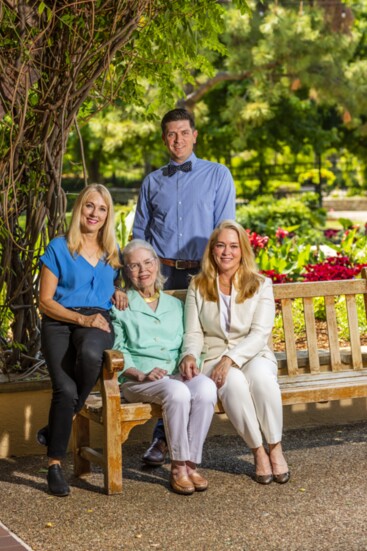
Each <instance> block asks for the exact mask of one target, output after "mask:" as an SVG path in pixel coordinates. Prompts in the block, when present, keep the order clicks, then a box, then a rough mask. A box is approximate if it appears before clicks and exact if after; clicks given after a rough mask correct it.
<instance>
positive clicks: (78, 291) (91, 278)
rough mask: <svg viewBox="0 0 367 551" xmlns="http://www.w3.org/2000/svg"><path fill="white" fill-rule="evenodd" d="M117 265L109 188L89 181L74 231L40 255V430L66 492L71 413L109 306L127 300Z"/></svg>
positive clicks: (90, 374)
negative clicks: (44, 414)
mask: <svg viewBox="0 0 367 551" xmlns="http://www.w3.org/2000/svg"><path fill="white" fill-rule="evenodd" d="M119 268H120V259H119V250H118V247H117V244H116V239H115V233H114V211H113V204H112V198H111V195H110V193H109V191H108V190H107V189H106V188H105V187H104V186H102V185H99V184H95V185H94V184H93V185H90V186H88V187H86V188H85V189H84V190H83V191H82V192H81V193H80V194H79V196H78V198H77V200H76V202H75V205H74V208H73V212H72V216H71V223H70V228H69V231H68V232H67V234H66V236H62V237H56V238H55V239H53V240H52V241H51V242H50V243H49V245H48V247H47V248H46V250H45V253H44V255H43V256H42V257H41V279H40V310H41V312H42V335H41V337H42V351H43V354H44V357H45V360H46V364H47V368H48V370H49V373H50V378H51V382H52V401H51V407H50V413H49V422H48V425H47V426H46V427H44V428H43V429H41V430H40V431H39V432H38V434H37V438H38V441H39V442H40V443H41V444H44V445H47V446H48V450H47V455H48V458H49V466H48V474H47V481H48V488H49V491H50V492H51V493H52V494H53V495H57V496H66V495H68V494H69V493H70V488H69V486H68V484H67V482H66V480H65V478H64V475H63V472H62V469H61V459H63V458H64V457H65V455H66V451H67V446H68V442H69V438H70V433H71V428H72V421H73V417H74V415H75V413H76V412H78V411H80V409H81V408H82V407H83V404H84V402H85V400H86V398H87V397H88V395H89V393H90V391H91V390H92V388H93V386H94V385H95V383H96V381H97V379H98V376H99V373H100V371H101V367H102V360H103V351H104V350H105V349H106V348H111V347H112V344H113V340H114V334H113V328H112V325H111V321H110V317H109V310H110V308H111V307H112V304H113V303H114V304H115V305H116V307H117V308H121V307H123V305H124V302H125V300H126V297H125V295H124V293H122V292H121V291H119V290H116V289H115V284H116V282H117V280H118V276H119Z"/></svg>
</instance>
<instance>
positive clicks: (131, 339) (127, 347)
mask: <svg viewBox="0 0 367 551" xmlns="http://www.w3.org/2000/svg"><path fill="white" fill-rule="evenodd" d="M123 272H124V280H125V284H126V291H127V296H128V301H129V305H128V308H127V309H126V310H124V311H121V310H117V308H114V309H113V311H112V316H111V317H112V322H113V326H114V330H115V344H114V348H115V349H117V350H120V351H121V352H123V353H124V359H125V364H124V370H123V371H122V373H121V374H120V381H121V388H122V392H123V395H124V397H125V398H126V399H127V400H128V401H129V402H140V401H143V402H151V403H156V404H160V405H161V406H162V411H163V420H164V424H165V429H166V434H167V439H168V447H169V453H170V457H171V476H170V484H171V487H172V489H173V491H175V492H176V493H179V494H192V493H193V492H194V491H195V490H196V491H203V490H206V488H207V486H208V482H207V480H206V479H205V478H204V477H203V476H202V475H200V474H199V473H198V471H197V464H198V463H200V462H201V456H202V449H203V444H204V441H205V438H206V435H207V433H208V430H209V426H210V423H211V420H212V416H213V413H214V407H215V404H216V400H217V397H216V386H215V384H214V382H213V381H212V380H211V379H209V378H208V377H206V376H205V375H201V374H199V373H197V374H195V376H194V377H192V378H190V380H188V379H185V378H184V377H183V376H182V375H180V374H179V371H178V359H179V356H180V351H181V345H182V338H183V306H182V303H181V301H179V300H178V299H176V298H174V297H172V296H170V295H167V294H166V293H163V292H161V289H162V288H163V282H164V279H163V276H162V275H161V273H160V266H159V259H158V256H157V254H156V252H155V251H154V249H153V248H152V246H151V245H150V244H149V243H147V242H145V241H143V240H140V239H135V240H133V241H130V243H129V244H128V245H127V246H126V247H125V249H124V251H123Z"/></svg>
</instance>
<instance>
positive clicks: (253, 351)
mask: <svg viewBox="0 0 367 551" xmlns="http://www.w3.org/2000/svg"><path fill="white" fill-rule="evenodd" d="M261 277H262V279H263V281H262V282H261V283H260V287H259V289H258V291H257V292H256V293H255V294H254V296H253V297H251V298H249V299H246V300H245V302H242V303H240V304H237V303H236V296H237V291H236V289H235V288H234V286H232V292H231V307H230V309H231V313H230V329H229V333H228V335H226V333H225V332H224V331H223V329H222V327H221V324H220V302H210V301H205V300H204V299H203V297H202V295H201V294H200V292H199V291H198V289H195V287H194V284H193V283H191V285H190V287H189V288H188V291H187V297H186V303H185V334H184V340H183V345H182V353H181V358H180V361H181V360H182V359H183V358H184V356H186V355H188V354H192V355H193V356H194V357H195V358H196V361H197V363H198V365H199V364H200V363H201V362H205V361H209V360H214V359H215V358H218V359H220V358H221V357H222V356H224V355H226V356H228V357H230V358H231V359H232V360H233V362H234V363H235V364H236V365H238V366H239V367H241V366H243V365H244V364H246V363H247V362H248V361H249V360H251V359H252V358H254V357H255V356H264V357H266V358H268V359H269V360H271V361H273V362H275V363H276V359H275V356H274V353H273V352H272V350H271V349H270V348H269V346H268V339H269V337H270V334H271V331H272V328H273V324H274V316H275V303H274V295H273V287H272V281H271V280H270V279H269V278H266V277H264V276H261ZM217 285H218V282H217Z"/></svg>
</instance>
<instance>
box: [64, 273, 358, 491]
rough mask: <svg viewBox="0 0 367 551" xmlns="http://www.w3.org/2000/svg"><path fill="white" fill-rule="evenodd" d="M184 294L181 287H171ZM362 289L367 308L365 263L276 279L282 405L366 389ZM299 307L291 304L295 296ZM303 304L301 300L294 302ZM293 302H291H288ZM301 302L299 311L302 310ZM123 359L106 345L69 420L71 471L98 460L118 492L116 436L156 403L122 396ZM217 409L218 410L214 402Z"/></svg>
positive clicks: (154, 412)
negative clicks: (324, 276)
mask: <svg viewBox="0 0 367 551" xmlns="http://www.w3.org/2000/svg"><path fill="white" fill-rule="evenodd" d="M170 293H171V294H173V295H174V296H176V297H178V298H180V299H182V300H184V299H185V296H186V291H170ZM358 295H361V296H362V297H363V298H362V299H359V300H362V302H363V303H364V312H366V310H367V270H366V269H363V271H362V277H361V279H355V280H344V281H323V282H313V283H283V284H280V285H274V296H275V299H276V300H277V303H278V305H279V310H280V313H281V316H282V322H283V329H284V345H285V346H284V351H283V352H276V356H277V359H278V372H279V383H280V388H281V392H282V400H283V404H284V405H292V404H302V403H315V402H325V401H329V400H341V399H345V398H359V397H367V354H363V353H362V350H363V349H362V347H361V339H360V336H361V335H360V329H359V326H358V318H357V303H356V299H357V296H358ZM316 297H322V299H323V301H324V303H325V311H326V326H327V334H328V343H329V344H328V348H327V349H325V348H324V346H323V349H322V350H320V349H319V348H320V347H319V345H318V339H317V329H316V327H317V325H316V319H315V308H314V301H315V298H316ZM295 299H300V301H297V305H298V306H297V307H296V308H295V307H294V304H293V303H294V300H295ZM336 299H339V300H340V299H342V300H343V301H344V303H345V308H346V311H347V319H348V326H349V346H348V347H342V346H341V345H340V339H339V331H338V317H337V310H336V306H335V304H336ZM300 302H301V304H303V308H302V306H301V307H300V306H299V304H300ZM292 304H293V306H292ZM302 310H303V312H302ZM300 311H301V312H302V315H303V316H304V322H305V333H306V338H305V350H297V348H296V343H295V331H294V320H295V317H296V316H297V317H298V316H299V315H300ZM122 367H123V356H122V354H121V353H120V352H118V351H115V350H107V351H106V353H105V362H104V366H103V373H102V374H101V378H100V382H99V390H100V394H99V395H94V394H92V395H91V396H90V397H89V398H88V400H87V403H86V405H85V407H84V408H83V409H82V411H81V412H80V413H79V414H78V415H77V416H76V419H75V421H74V428H73V432H74V472H75V474H76V475H77V476H81V475H84V474H86V473H88V472H90V464H91V462H92V463H97V464H98V465H99V466H101V467H102V469H103V472H104V488H105V491H106V493H107V494H118V493H121V492H122V444H123V443H124V442H126V440H127V439H128V437H129V434H130V431H131V429H133V428H134V427H135V426H137V425H141V424H143V423H146V422H147V421H148V420H149V419H151V418H152V417H160V416H161V408H160V406H158V405H156V404H146V403H126V402H121V397H120V388H119V383H118V379H117V373H118V371H120V370H121V369H122ZM216 412H217V413H223V410H222V408H221V405H220V403H218V405H217V408H216ZM90 421H94V422H96V423H99V424H101V425H103V439H104V441H103V451H102V452H100V451H96V450H94V449H92V448H91V447H90V440H89V424H90Z"/></svg>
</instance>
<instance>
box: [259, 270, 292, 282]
mask: <svg viewBox="0 0 367 551" xmlns="http://www.w3.org/2000/svg"><path fill="white" fill-rule="evenodd" d="M261 273H262V274H263V275H264V276H266V277H270V279H271V280H272V282H273V283H287V282H288V281H290V279H289V278H288V277H287V275H286V274H278V273H277V272H276V271H275V270H262V272H261Z"/></svg>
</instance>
